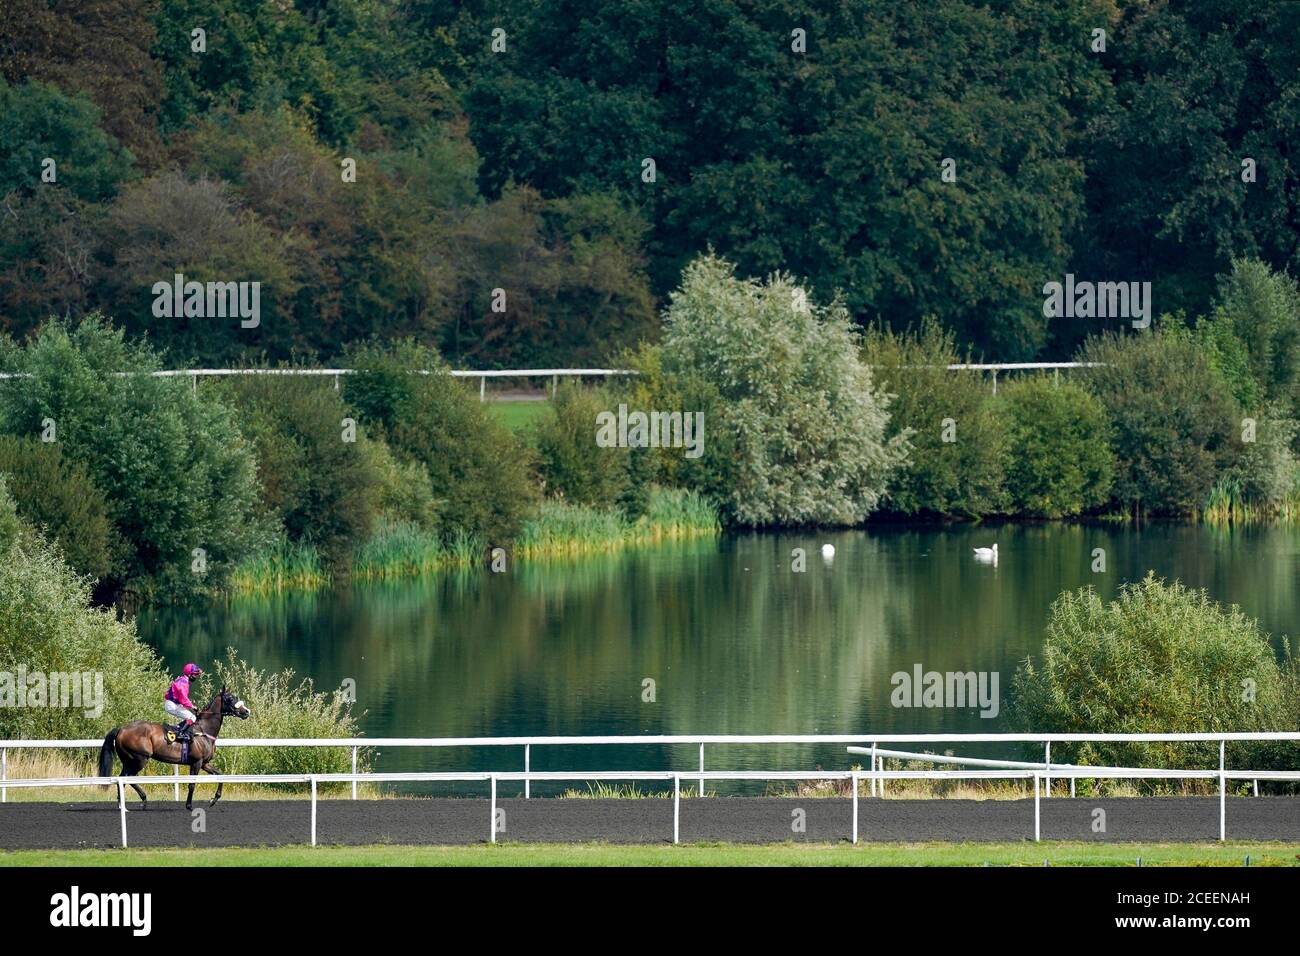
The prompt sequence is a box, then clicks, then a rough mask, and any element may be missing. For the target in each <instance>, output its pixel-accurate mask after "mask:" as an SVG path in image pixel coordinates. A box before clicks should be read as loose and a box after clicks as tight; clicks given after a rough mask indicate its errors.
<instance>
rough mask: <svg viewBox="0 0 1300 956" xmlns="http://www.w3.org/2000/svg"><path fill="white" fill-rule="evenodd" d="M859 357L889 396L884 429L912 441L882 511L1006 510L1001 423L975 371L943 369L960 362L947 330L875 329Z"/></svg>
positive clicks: (974, 513)
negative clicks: (869, 367) (861, 357)
mask: <svg viewBox="0 0 1300 956" xmlns="http://www.w3.org/2000/svg"><path fill="white" fill-rule="evenodd" d="M862 355H863V361H864V362H866V363H867V364H868V365H870V366H871V370H872V375H873V377H874V379H875V381H876V383H877V384H878V385H879V386H880V388H882V389H883V390H884V391H886V392H888V393H890V394H891V395H892V396H893V397H892V399H891V400H890V405H889V427H888V430H887V431H886V434H887V435H888V436H890V437H891V438H892V437H894V436H897V435H906V436H908V444H909V446H910V447H909V449H908V454H907V459H906V461H904V462H903V464H902V466H901V467H900V468H899V469H898V470H897V471H896V472H895V473H894V474H893V476H892V477H891V478H890V481H889V487H888V491H887V492H886V495H885V504H884V507H885V509H886V510H888V511H892V512H895V513H898V514H904V515H920V514H941V515H961V516H968V517H978V516H981V515H986V514H992V513H995V512H998V511H1001V510H1003V508H1004V505H1005V502H1004V500H1003V474H1004V471H1005V468H1006V454H1007V435H1006V427H1005V423H1004V421H1003V419H1002V418H1001V417H1000V416H999V415H998V414H997V412H996V402H995V401H994V399H993V396H992V391H991V389H990V388H989V385H988V382H987V381H985V379H984V378H983V377H982V376H981V375H980V374H978V373H976V372H959V371H950V370H948V369H947V368H946V366H948V365H953V364H956V363H959V362H962V361H964V359H963V358H962V357H961V356H960V355H959V354H958V352H957V346H956V344H955V341H954V339H953V335H952V333H951V332H947V331H944V330H943V328H942V327H941V326H939V324H938V323H937V322H934V321H927V322H926V323H924V324H923V325H922V326H921V328H920V329H919V330H916V331H914V332H907V333H895V332H892V331H890V330H888V329H879V328H873V329H871V330H869V331H868V333H867V335H866V338H865V339H864V341H863V350H862Z"/></svg>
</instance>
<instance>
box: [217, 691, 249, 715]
mask: <svg viewBox="0 0 1300 956" xmlns="http://www.w3.org/2000/svg"><path fill="white" fill-rule="evenodd" d="M252 713H253V712H252V711H251V710H249V709H248V706H247V705H246V704H245V703H244V702H243V701H242V700H240V699H239V698H238V697H236V696H235V694H234V692H233V691H231V690H228V689H226V688H225V687H223V688H221V716H222V717H238V718H239V719H240V720H247V719H248V718H249V716H250V715H251V714H252Z"/></svg>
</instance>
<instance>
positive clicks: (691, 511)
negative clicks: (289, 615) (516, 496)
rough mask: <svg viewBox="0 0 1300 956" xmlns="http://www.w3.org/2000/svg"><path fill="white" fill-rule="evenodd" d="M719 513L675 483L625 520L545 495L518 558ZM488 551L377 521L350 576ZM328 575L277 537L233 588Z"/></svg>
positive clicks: (405, 573)
mask: <svg viewBox="0 0 1300 956" xmlns="http://www.w3.org/2000/svg"><path fill="white" fill-rule="evenodd" d="M719 531H720V524H719V521H718V514H717V511H716V510H715V509H714V507H713V506H712V505H711V504H710V503H709V502H708V501H707V500H706V499H705V498H703V497H701V496H700V495H698V494H695V493H694V492H691V491H685V490H682V489H679V488H654V489H653V490H652V491H651V493H650V501H649V506H648V508H647V510H646V513H645V514H644V515H642V516H641V517H640V518H638V519H637V520H635V521H629V520H628V519H627V518H625V517H624V516H623V515H622V513H621V512H619V511H616V510H613V509H600V508H591V507H586V506H582V505H572V504H566V503H565V502H561V501H549V500H548V501H544V502H542V504H541V505H540V506H539V507H538V509H537V512H536V513H535V514H534V515H533V516H532V517H531V518H529V519H528V520H527V521H526V522H525V523H524V527H523V530H522V531H521V532H520V535H519V538H518V540H517V541H516V543H515V546H514V547H513V548H511V549H510V551H511V553H512V556H513V557H514V558H516V559H525V560H527V559H540V558H560V557H577V556H582V555H589V554H608V553H613V552H616V551H620V550H622V549H624V548H627V547H632V546H637V545H645V544H654V543H656V542H660V541H672V540H684V539H687V538H695V537H702V536H708V535H716V534H718V533H719ZM485 556H486V548H485V547H484V546H483V545H482V543H481V542H479V541H476V540H475V539H473V538H470V537H467V536H457V537H455V538H452V539H450V540H446V539H443V538H440V537H439V536H438V535H436V534H434V533H432V532H429V531H425V530H423V529H421V528H419V527H418V526H416V525H413V524H409V523H403V522H383V523H381V524H380V526H379V528H378V530H377V531H376V532H375V534H374V535H373V536H372V537H371V538H370V539H369V540H368V541H366V542H365V543H364V544H362V545H361V546H360V547H359V548H358V549H357V552H356V554H355V556H354V558H353V561H352V569H351V577H352V578H353V579H354V580H362V581H371V580H385V579H390V578H403V577H417V576H420V575H424V574H432V573H434V572H436V571H438V570H441V569H444V568H457V567H469V566H472V565H474V564H477V563H480V562H482V561H483V560H484V558H485ZM333 578H334V575H333V574H332V573H331V571H330V569H329V568H328V567H327V566H326V564H325V562H324V561H323V560H322V559H321V557H320V555H319V554H318V553H317V551H316V549H315V548H313V547H312V546H311V545H305V544H293V543H289V542H285V541H281V542H280V543H279V544H278V545H276V546H275V547H274V548H272V549H270V550H269V551H266V552H263V553H262V554H260V555H257V556H255V557H254V558H252V559H250V560H247V561H244V562H243V563H241V564H240V565H239V566H238V567H237V568H235V570H234V571H233V572H232V573H231V576H230V585H229V591H230V593H232V594H275V593H281V592H284V591H309V590H313V589H316V588H322V587H326V586H328V585H329V584H331V583H332V581H333Z"/></svg>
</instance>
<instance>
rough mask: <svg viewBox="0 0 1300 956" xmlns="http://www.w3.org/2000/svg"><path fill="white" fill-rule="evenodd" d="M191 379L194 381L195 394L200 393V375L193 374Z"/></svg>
mask: <svg viewBox="0 0 1300 956" xmlns="http://www.w3.org/2000/svg"><path fill="white" fill-rule="evenodd" d="M190 381H191V382H193V383H194V386H193V392H194V394H195V395H197V394H199V377H198V375H191V376H190Z"/></svg>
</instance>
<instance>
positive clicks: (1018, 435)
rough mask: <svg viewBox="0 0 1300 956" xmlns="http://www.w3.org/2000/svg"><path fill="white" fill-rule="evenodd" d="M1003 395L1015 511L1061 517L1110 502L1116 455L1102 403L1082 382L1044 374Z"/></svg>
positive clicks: (1009, 485)
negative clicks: (1060, 381)
mask: <svg viewBox="0 0 1300 956" xmlns="http://www.w3.org/2000/svg"><path fill="white" fill-rule="evenodd" d="M1002 394H1003V400H1004V402H1005V406H1004V407H1005V411H1006V416H1007V420H1008V428H1007V432H1008V438H1009V454H1008V455H1007V493H1008V496H1009V498H1010V500H1011V504H1012V506H1013V507H1014V509H1015V510H1016V511H1017V512H1018V513H1020V514H1026V515H1037V516H1040V517H1044V518H1060V517H1064V516H1066V515H1077V514H1079V513H1080V512H1081V511H1087V510H1088V509H1090V508H1096V507H1098V506H1099V505H1102V504H1105V502H1106V501H1107V495H1108V492H1109V491H1110V483H1111V478H1112V468H1113V463H1112V462H1113V456H1112V454H1111V450H1110V424H1109V423H1108V422H1107V421H1106V412H1105V410H1104V409H1103V408H1102V407H1101V402H1100V401H1098V400H1097V398H1096V397H1095V396H1093V395H1092V394H1090V393H1089V392H1087V391H1085V390H1084V389H1083V388H1082V387H1081V386H1079V385H1075V384H1072V383H1070V382H1062V383H1060V384H1053V382H1052V380H1051V379H1049V378H1046V377H1043V376H1037V377H1034V378H1026V379H1020V380H1019V381H1013V382H1010V383H1008V385H1007V386H1006V388H1005V389H1004V391H1003V393H1002Z"/></svg>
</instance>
